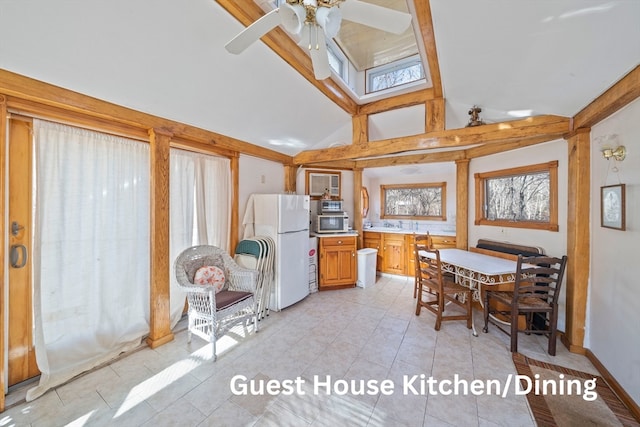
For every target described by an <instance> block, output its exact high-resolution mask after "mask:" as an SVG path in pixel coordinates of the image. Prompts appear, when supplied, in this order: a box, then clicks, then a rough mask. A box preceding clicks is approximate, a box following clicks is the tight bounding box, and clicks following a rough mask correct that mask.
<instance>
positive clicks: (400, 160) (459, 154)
mask: <svg viewBox="0 0 640 427" xmlns="http://www.w3.org/2000/svg"><path fill="white" fill-rule="evenodd" d="M464 156H465V154H464V151H463V150H452V151H439V152H436V153H421V154H408V155H406V156H393V157H380V158H377V159H367V160H356V162H355V165H356V168H358V169H368V168H380V167H386V166H402V165H417V164H423V163H440V162H455V161H456V160H461V159H464Z"/></svg>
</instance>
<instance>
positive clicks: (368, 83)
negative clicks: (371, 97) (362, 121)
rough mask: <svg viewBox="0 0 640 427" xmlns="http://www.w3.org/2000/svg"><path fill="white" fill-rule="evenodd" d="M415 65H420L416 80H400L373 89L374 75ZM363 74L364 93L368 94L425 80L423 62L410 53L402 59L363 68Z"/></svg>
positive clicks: (418, 56) (417, 56)
mask: <svg viewBox="0 0 640 427" xmlns="http://www.w3.org/2000/svg"><path fill="white" fill-rule="evenodd" d="M415 65H419V66H420V73H421V76H420V78H419V79H416V80H411V81H407V82H402V83H397V84H394V85H392V86H388V87H385V88H381V89H375V90H373V88H372V87H373V79H375V78H376V77H378V76H380V75H383V74H388V73H392V72H396V71H399V70H406V69H407V68H410V67H413V66H415ZM364 75H365V93H366V94H370V93H377V92H381V91H384V90H388V89H393V88H397V87H400V86H403V85H407V84H411V83H415V82H419V81H421V80H425V79H426V78H427V77H426V76H427V74H426V71H425V69H424V64H423V63H422V59H421V57H420V55H419V54H418V55H411V56H409V57H407V58H403V59H399V60H397V61H394V62H390V63H389V64H385V65H380V66H377V67H373V68H369V69H367V70H365V72H364Z"/></svg>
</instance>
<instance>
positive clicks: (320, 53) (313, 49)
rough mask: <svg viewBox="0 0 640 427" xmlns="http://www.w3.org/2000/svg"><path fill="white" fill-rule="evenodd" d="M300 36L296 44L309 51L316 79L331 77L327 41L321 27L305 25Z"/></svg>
mask: <svg viewBox="0 0 640 427" xmlns="http://www.w3.org/2000/svg"><path fill="white" fill-rule="evenodd" d="M301 36H302V37H301V39H300V42H299V43H298V45H299V46H300V47H301V48H303V49H305V50H307V51H308V52H309V55H310V56H311V64H312V65H313V74H314V77H315V78H316V79H318V80H324V79H326V78H329V77H331V67H330V65H329V56H328V53H327V41H326V40H325V34H324V30H323V29H322V27H320V26H318V25H305V27H304V28H303V30H302V34H301Z"/></svg>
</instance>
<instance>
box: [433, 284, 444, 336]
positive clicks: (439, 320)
mask: <svg viewBox="0 0 640 427" xmlns="http://www.w3.org/2000/svg"><path fill="white" fill-rule="evenodd" d="M443 311H444V294H443V293H442V292H438V312H437V313H436V325H435V329H436V331H439V330H440V326H441V325H442V312H443Z"/></svg>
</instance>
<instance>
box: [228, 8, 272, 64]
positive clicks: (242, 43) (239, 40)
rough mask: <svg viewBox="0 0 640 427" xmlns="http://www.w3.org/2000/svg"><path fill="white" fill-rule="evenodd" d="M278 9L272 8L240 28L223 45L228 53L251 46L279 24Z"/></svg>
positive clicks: (239, 51) (235, 52)
mask: <svg viewBox="0 0 640 427" xmlns="http://www.w3.org/2000/svg"><path fill="white" fill-rule="evenodd" d="M279 10H280V9H274V10H272V11H271V12H269V13H267V14H266V15H264V16H262V17H261V18H260V19H258V20H257V21H256V22H254V23H253V24H251V25H249V26H248V27H247V28H245V29H244V30H242V31H241V32H240V33H239V34H238V35H237V36H235V37H234V38H233V39H231V41H230V42H229V43H227V44H226V45H224V47H225V49H227V51H228V52H229V53H234V54H239V53H241V52H243V51H244V50H245V49H246V48H248V47H249V46H251V44H252V43H253V42H255V41H256V40H258V39H259V38H260V37H262V36H264V35H265V34H267V33H268V32H269V31H271V30H273V29H274V28H275V27H277V26H278V25H279V24H280V16H278V12H279Z"/></svg>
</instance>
